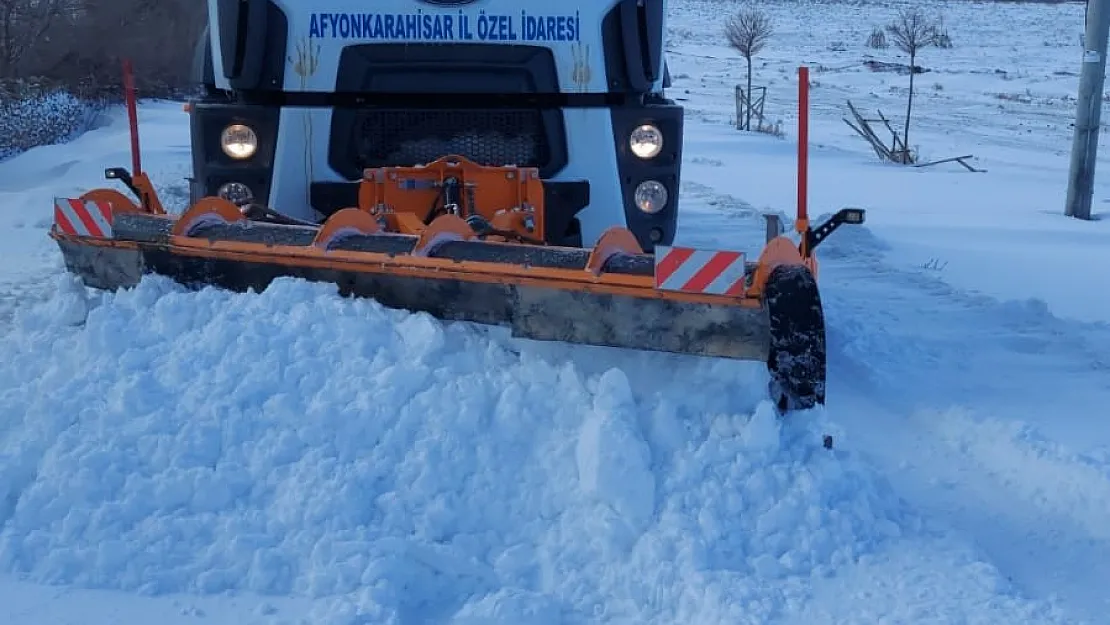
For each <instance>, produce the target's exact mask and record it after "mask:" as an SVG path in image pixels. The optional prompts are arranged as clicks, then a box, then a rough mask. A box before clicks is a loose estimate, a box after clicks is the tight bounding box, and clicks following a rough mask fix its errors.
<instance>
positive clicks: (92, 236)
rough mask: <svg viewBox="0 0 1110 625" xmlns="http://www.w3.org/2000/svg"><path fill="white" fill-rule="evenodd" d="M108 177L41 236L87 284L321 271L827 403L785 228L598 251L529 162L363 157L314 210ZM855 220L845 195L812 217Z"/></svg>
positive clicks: (236, 285)
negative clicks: (713, 243) (843, 203)
mask: <svg viewBox="0 0 1110 625" xmlns="http://www.w3.org/2000/svg"><path fill="white" fill-rule="evenodd" d="M108 177H109V178H114V179H118V180H121V181H123V182H124V184H125V185H127V186H128V187H131V188H132V190H133V192H134V195H135V196H136V197H138V198H141V199H140V201H138V202H135V201H132V200H131V199H129V198H128V197H127V196H125V195H124V194H122V193H119V192H117V191H114V190H109V189H98V190H94V191H90V192H88V193H86V194H84V195H83V196H81V197H79V198H60V199H58V200H56V201H55V223H54V227H53V229H52V230H51V233H50V235H51V236H52V237H53V238H54V239H55V240H56V241H57V243H58V245H59V246H60V248H61V250H62V252H63V254H64V257H65V262H66V266H67V268H68V269H69V270H70V271H72V272H74V273H76V274H78V275H80V276H81V277H82V279H83V280H84V282H85V283H86V284H87V285H89V286H91V287H95V288H101V289H109V290H112V289H119V288H127V287H131V286H134V285H136V284H137V283H138V282H139V280H140V279H141V278H142V276H143V275H145V274H148V273H156V274H161V275H165V276H169V277H172V278H173V279H175V280H177V281H178V282H180V283H182V284H185V285H190V286H195V287H202V286H208V285H211V286H218V287H222V288H227V289H231V290H236V291H247V290H255V291H261V290H263V289H265V288H266V287H267V285H269V283H270V282H271V281H272V280H274V279H275V278H278V277H281V276H291V277H297V278H303V279H307V280H313V281H321V282H330V283H333V284H336V285H337V287H338V289H339V291H340V292H341V293H343V294H345V295H353V296H361V297H370V298H373V299H375V300H377V301H378V302H380V303H381V304H383V305H385V306H390V307H394V308H401V309H408V310H414V311H424V312H428V313H430V314H432V315H434V316H436V317H438V318H441V319H444V320H462V321H471V322H478V323H486V324H498V325H507V326H509V327H510V328H511V329H512V333H513V335H514V336H518V337H522V338H528V339H535V340H554V341H566V342H571V343H584V344H592V345H602V346H612V347H622V348H632V349H643V350H653V351H665V352H677V353H687V354H696V355H702V356H714V357H726V358H737V359H746V360H760V361H764V362H766V363H767V364H768V367H769V370H770V373H771V379H772V383H773V390H774V393H775V397H776V400H777V401H778V402H779V404H780V408H782V409H783V410H788V409H791V408H806V407H811V406H813V405H816V404H819V403H823V401H824V378H825V346H824V323H823V318H822V312H821V303H820V298H819V295H818V293H817V287H816V273H817V271H816V270H817V265H816V259H815V257H813V256H812V253H811V252H812V250H810V253H809V254H803V250H802V248H803V247H805V246H799V245H798V244H795V243H794V242H792V241H791V240H790V239H789V238H787V237H785V236H775V237H771V238H770V240H769V241H768V243H767V245H766V247H765V248H764V249H763V250H762V251H761V252H760V253H759V254H758V256H757V257H755V258H749V257H748V256H747V255H745V254H744V253H741V252H739V251H719V250H695V249H691V248H685V247H658V248H656V250H654V253H651V254H649V253H645V252H644V251H643V250H642V249H641V248H640V245H639V244H638V243H637V240H636V238H635V236H633V235H632V233H631V232H630V231H628V230H626V229H624V228H621V227H614V228H611V229H610V230H608V231H607V232H606V233H605V234H604V235H603V236H602V237H601V239H600V240H599V241H598V243H597V245H596V246H594V247H593V248H592V249H581V248H572V247H559V246H552V245H545V244H544V243H543V236H544V232H543V228H544V210H543V208H544V207H543V184H542V181H541V180H540V179H539V177H538V174H537V172H536V170H534V169H528V168H516V167H483V166H479V165H476V164H474V163H472V162H470V161H468V160H466V159H464V158H461V157H456V156H448V157H444V158H442V159H439V160H437V161H436V162H434V163H431V164H429V165H427V166H424V167H395V168H380V169H373V170H367V171H366V172H365V176H364V179H363V180H362V182H361V183H360V188H359V196H358V197H359V204H358V206H352V207H349V208H346V209H343V210H340V211H338V212H336V213H335V214H333V215H332V216H331V217H330V218H328V219H326V220H325V221H324V222H323V223H320V224H310V223H302V222H297V221H295V220H290V219H287V218H283V216H282V215H281V214H280V213H278V212H276V211H273V210H272V209H269V208H266V207H261V206H257V205H254V204H249V203H247V204H244V205H241V206H240V205H236V204H234V203H232V202H231V201H229V200H227V199H222V198H216V197H206V198H203V199H201V200H199V201H198V202H197V203H196V204H194V205H193V206H192V207H190V208H189V209H188V210H186V211H185V212H184V213H183V214H181V215H179V216H178V215H170V214H166V213H165V211H163V210H162V208H161V204H160V202H159V201H158V199H157V196H156V194H154V193H153V189H152V187H151V186H150V185H149V183H148V182H147V181H146V180H145V178H132V177H131V176H130V174H129V173H128V172H127V171H126V170H121V169H114V170H109V172H108ZM861 220H862V211H854V210H848V209H845V210H843V211H841V212H840V213H838V214H837V216H836V217H834V219H833V220H831V221H830V222H829V224H826V225H825V226H823V227H822V228H823V229H824V230H825V231H828V232H831V230H832V229H834V228H835V227H836V225H839V223H858V222H859V221H861ZM822 228H818V232H821V231H823V230H822ZM825 234H826V235H827V232H825ZM810 235H811V237H810V239H808V240H809V241H810V245H815V243H813V241H819V239H816V238H814V236H813V235H814V233H812V232H811V233H810Z"/></svg>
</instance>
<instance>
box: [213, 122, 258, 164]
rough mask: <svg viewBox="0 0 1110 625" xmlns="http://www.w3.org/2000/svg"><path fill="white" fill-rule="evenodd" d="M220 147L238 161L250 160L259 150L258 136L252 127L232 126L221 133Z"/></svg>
mask: <svg viewBox="0 0 1110 625" xmlns="http://www.w3.org/2000/svg"><path fill="white" fill-rule="evenodd" d="M220 147H221V148H223V151H224V154H227V155H228V156H230V157H231V158H234V159H236V160H243V159H246V158H250V157H252V156H254V153H255V152H256V151H257V150H258V135H256V134H254V130H251V127H250V126H244V125H243V124H232V125H230V126H228V127H227V128H224V131H223V132H222V133H220Z"/></svg>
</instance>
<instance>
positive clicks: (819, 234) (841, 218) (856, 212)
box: [806, 208, 866, 254]
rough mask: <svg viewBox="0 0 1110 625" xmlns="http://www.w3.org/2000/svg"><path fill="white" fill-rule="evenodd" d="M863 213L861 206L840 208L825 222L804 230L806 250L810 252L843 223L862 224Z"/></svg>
mask: <svg viewBox="0 0 1110 625" xmlns="http://www.w3.org/2000/svg"><path fill="white" fill-rule="evenodd" d="M865 214H866V211H864V210H863V209H862V208H842V209H840V210H838V211H837V212H836V214H835V215H833V216H832V217H830V218H829V219H828V221H826V222H825V223H823V224H821V225H820V226H817V227H816V228H810V229H809V230H807V231H806V251H807V252H809V253H811V254H812V253H813V250H814V249H816V248H817V246H818V245H820V244H821V242H822V241H824V240H825V239H827V238H829V235H830V234H832V233H833V231H835V230H836V229H837V228H839V227H840V226H842V225H844V224H851V225H859V224H862V223H863V220H864V216H865Z"/></svg>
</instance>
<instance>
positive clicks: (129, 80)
mask: <svg viewBox="0 0 1110 625" xmlns="http://www.w3.org/2000/svg"><path fill="white" fill-rule="evenodd" d="M123 97H124V100H125V101H126V102H127V121H128V123H129V124H130V126H131V175H132V176H137V175H139V174H141V173H143V162H142V158H141V157H140V155H139V112H138V107H137V105H136V103H135V72H134V69H133V68H132V66H131V59H124V60H123Z"/></svg>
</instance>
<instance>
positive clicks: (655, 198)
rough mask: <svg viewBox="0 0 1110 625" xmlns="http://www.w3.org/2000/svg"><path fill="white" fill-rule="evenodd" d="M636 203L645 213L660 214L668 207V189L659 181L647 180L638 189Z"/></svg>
mask: <svg viewBox="0 0 1110 625" xmlns="http://www.w3.org/2000/svg"><path fill="white" fill-rule="evenodd" d="M635 201H636V207H637V208H639V209H640V210H642V211H644V212H645V213H648V214H655V213H658V212H659V211H661V210H663V207H664V206H666V205H667V187H665V186H663V183H662V182H659V181H658V180H645V181H643V182H641V183H640V184H639V186H637V187H636V195H635Z"/></svg>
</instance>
